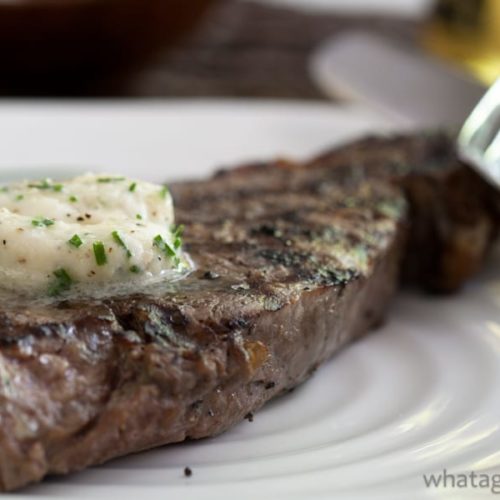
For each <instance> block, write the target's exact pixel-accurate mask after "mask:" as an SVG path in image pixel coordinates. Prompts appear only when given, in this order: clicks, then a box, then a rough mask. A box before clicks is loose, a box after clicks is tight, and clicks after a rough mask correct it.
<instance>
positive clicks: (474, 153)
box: [457, 78, 500, 189]
mask: <svg viewBox="0 0 500 500" xmlns="http://www.w3.org/2000/svg"><path fill="white" fill-rule="evenodd" d="M457 149H458V154H459V156H460V158H461V159H463V160H464V161H466V162H467V163H469V164H470V165H471V166H472V167H474V168H475V169H476V170H477V171H478V172H479V174H481V175H482V176H483V177H484V178H485V179H486V180H487V181H489V182H490V183H491V184H493V185H494V186H495V187H497V188H499V189H500V78H499V79H498V80H497V81H496V82H495V83H494V84H493V85H492V86H491V87H490V89H489V90H488V91H487V92H486V94H484V96H483V98H482V99H481V100H480V101H479V103H478V104H477V105H476V107H475V108H474V109H473V111H472V113H471V114H470V115H469V117H468V118H467V119H466V120H465V123H464V125H463V127H462V130H461V131H460V134H459V135H458V139H457Z"/></svg>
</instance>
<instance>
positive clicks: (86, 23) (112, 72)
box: [0, 0, 500, 99]
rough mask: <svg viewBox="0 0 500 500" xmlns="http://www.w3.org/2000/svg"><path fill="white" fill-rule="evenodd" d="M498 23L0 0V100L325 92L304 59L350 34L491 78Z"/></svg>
mask: <svg viewBox="0 0 500 500" xmlns="http://www.w3.org/2000/svg"><path fill="white" fill-rule="evenodd" d="M499 27H500V1H499V0H398V1H392V0H262V1H257V0H252V1H247V0H0V62H1V64H0V73H1V74H0V95H1V96H4V97H7V96H33V97H39V96H58V97H86V96H88V97H113V96H116V97H176V96H178V97H193V96H211V97H215V96H217V97H220V96H230V97H270V98H300V99H323V98H325V95H324V94H323V92H322V91H321V89H320V87H319V86H317V85H316V84H315V83H314V81H313V79H312V78H311V75H310V70H309V68H310V60H311V57H312V54H313V53H314V51H315V50H316V49H317V48H318V47H319V46H320V45H321V44H322V43H323V42H324V41H325V40H327V39H331V37H336V36H339V35H341V34H342V33H345V32H346V31H351V30H357V31H363V32H367V33H368V32H370V33H376V34H380V35H383V36H384V37H387V38H390V39H391V40H394V41H395V42H397V44H398V46H399V47H404V48H405V49H407V50H408V51H413V52H415V51H418V52H422V53H426V54H432V56H433V57H436V58H439V59H440V60H442V61H446V63H447V64H450V65H452V66H454V67H456V68H460V71H464V72H466V73H468V74H469V75H470V76H471V77H472V78H474V79H475V80H476V81H477V82H480V83H481V84H483V85H487V84H489V83H491V82H492V81H493V80H494V79H495V78H496V77H497V76H498V75H499V73H500V29H498V28H499ZM330 97H332V96H330Z"/></svg>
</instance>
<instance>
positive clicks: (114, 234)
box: [111, 231, 132, 258]
mask: <svg viewBox="0 0 500 500" xmlns="http://www.w3.org/2000/svg"><path fill="white" fill-rule="evenodd" d="M111 236H112V237H113V240H114V241H115V243H116V244H117V245H118V246H120V247H122V248H123V249H124V250H125V253H126V254H127V257H128V258H130V257H132V252H131V251H130V250H129V249H128V247H127V245H125V242H124V241H123V240H122V238H121V236H120V235H119V234H118V231H113V232H112V233H111Z"/></svg>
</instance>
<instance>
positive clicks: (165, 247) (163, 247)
mask: <svg viewBox="0 0 500 500" xmlns="http://www.w3.org/2000/svg"><path fill="white" fill-rule="evenodd" d="M153 246H155V247H156V248H158V249H159V250H160V252H162V253H163V254H165V256H166V257H175V256H176V253H175V250H174V249H173V248H172V247H171V246H170V245H169V244H168V243H167V242H166V241H165V240H164V239H163V238H162V237H161V236H160V235H157V236H155V237H154V238H153Z"/></svg>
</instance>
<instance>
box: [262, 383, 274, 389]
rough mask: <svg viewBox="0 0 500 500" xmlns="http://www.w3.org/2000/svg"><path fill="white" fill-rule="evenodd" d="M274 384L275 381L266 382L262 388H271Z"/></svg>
mask: <svg viewBox="0 0 500 500" xmlns="http://www.w3.org/2000/svg"><path fill="white" fill-rule="evenodd" d="M275 386H276V383H275V382H268V383H267V384H266V385H265V386H264V389H266V391H268V390H269V389H272V388H273V387H275Z"/></svg>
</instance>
